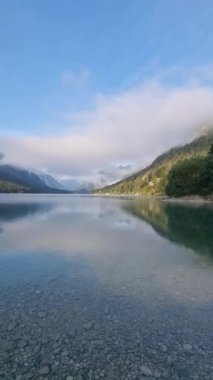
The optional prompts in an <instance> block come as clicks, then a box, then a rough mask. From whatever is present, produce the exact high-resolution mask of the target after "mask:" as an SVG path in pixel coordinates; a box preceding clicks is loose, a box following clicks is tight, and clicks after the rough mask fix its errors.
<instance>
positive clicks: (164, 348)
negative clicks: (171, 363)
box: [161, 344, 168, 352]
mask: <svg viewBox="0 0 213 380" xmlns="http://www.w3.org/2000/svg"><path fill="white" fill-rule="evenodd" d="M161 350H162V351H163V352H167V351H168V347H167V346H166V345H165V344H162V346H161Z"/></svg>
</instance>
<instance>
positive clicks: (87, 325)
mask: <svg viewBox="0 0 213 380" xmlns="http://www.w3.org/2000/svg"><path fill="white" fill-rule="evenodd" d="M93 326H94V322H88V323H85V324H84V330H87V331H89V330H91V329H92V328H93Z"/></svg>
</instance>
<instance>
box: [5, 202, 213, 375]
mask: <svg viewBox="0 0 213 380" xmlns="http://www.w3.org/2000/svg"><path fill="white" fill-rule="evenodd" d="M212 331H213V206H212V205H211V204H205V205H202V204H193V203H188V204H182V203H181V204H175V203H170V202H165V201H160V200H156V199H152V198H144V199H140V200H139V199H135V200H134V199H116V198H113V199H110V198H101V197H98V198H95V197H86V196H82V197H80V196H79V197H77V196H35V195H32V196H31V195H18V196H15V195H8V196H6V195H1V197H0V379H8V380H10V379H16V380H22V379H46V380H47V379H53V380H54V379H58V380H63V379H67V380H72V379H75V380H86V379H91V380H93V379H111V380H114V379H115V380H119V379H125V380H127V379H130V380H131V379H138V380H142V379H174V380H178V379H184V380H188V379H193V380H203V379H204V380H205V379H206V380H211V379H213V360H212V359H213V357H212V353H213V335H212Z"/></svg>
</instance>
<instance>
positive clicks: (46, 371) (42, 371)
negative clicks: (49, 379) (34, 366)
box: [38, 365, 50, 376]
mask: <svg viewBox="0 0 213 380" xmlns="http://www.w3.org/2000/svg"><path fill="white" fill-rule="evenodd" d="M38 373H39V375H41V376H45V375H48V374H49V373H50V368H49V366H48V365H46V366H44V367H41V368H40V370H39V371H38Z"/></svg>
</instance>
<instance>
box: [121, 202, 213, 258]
mask: <svg viewBox="0 0 213 380" xmlns="http://www.w3.org/2000/svg"><path fill="white" fill-rule="evenodd" d="M124 209H125V211H127V212H129V213H131V214H132V215H135V216H137V217H138V218H140V219H143V220H144V221H146V222H148V223H149V224H150V225H151V226H152V227H153V228H154V230H155V231H156V232H157V233H158V234H160V235H161V236H163V237H166V238H167V239H169V240H170V241H172V242H175V243H177V244H183V245H184V246H185V247H187V248H191V249H193V250H194V251H197V252H199V253H201V254H208V255H211V256H212V257H213V234H212V227H213V207H212V206H211V205H195V204H190V205H189V204H187V205H186V204H177V203H169V202H163V201H160V200H157V199H152V198H149V199H144V200H142V199H141V200H138V201H136V202H132V203H129V204H125V206H124Z"/></svg>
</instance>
